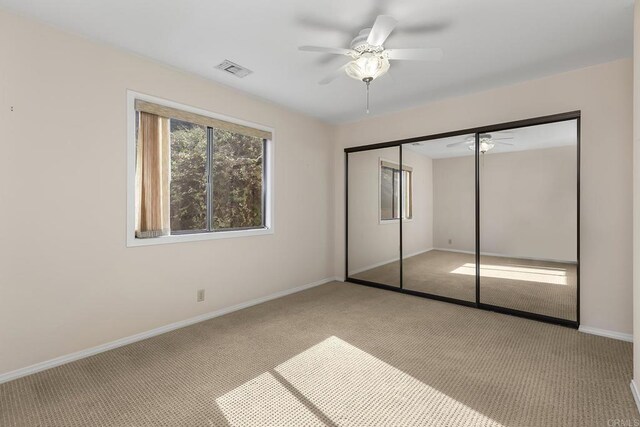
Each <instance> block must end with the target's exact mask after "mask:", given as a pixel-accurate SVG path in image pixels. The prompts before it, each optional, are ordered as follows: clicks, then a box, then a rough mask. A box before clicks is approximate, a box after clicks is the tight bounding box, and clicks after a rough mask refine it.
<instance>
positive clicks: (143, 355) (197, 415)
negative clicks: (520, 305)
mask: <svg viewBox="0 0 640 427" xmlns="http://www.w3.org/2000/svg"><path fill="white" fill-rule="evenodd" d="M631 374H632V345H631V344H630V343H626V342H621V341H616V340H612V339H608V338H602V337H596V336H592V335H586V334H582V333H579V332H577V331H575V330H572V329H568V328H563V327H559V326H554V325H548V324H544V323H540V322H534V321H530V320H526V319H521V318H517V317H512V316H506V315H501V314H498V313H492V312H486V311H482V310H476V309H473V308H467V307H462V306H457V305H454V304H447V303H443V302H438V301H433V300H428V299H423V298H416V297H413V296H409V295H402V294H397V293H393V292H388V291H384V290H378V289H373V288H368V287H364V286H359V285H354V284H346V283H335V282H334V283H330V284H327V285H323V286H319V287H317V288H313V289H310V290H307V291H304V292H301V293H298V294H294V295H290V296H288V297H285V298H281V299H278V300H274V301H271V302H267V303H264V304H261V305H259V306H255V307H251V308H248V309H245V310H242V311H238V312H235V313H231V314H229V315H226V316H223V317H219V318H216V319H212V320H209V321H206V322H202V323H199V324H197V325H193V326H190V327H187V328H184V329H180V330H176V331H173V332H170V333H167V334H164V335H161V336H158V337H154V338H151V339H148V340H145V341H142V342H138V343H135V344H131V345H128V346H126V347H122V348H119V349H115V350H112V351H109V352H106V353H102V354H99V355H96V356H93V357H90V358H87V359H83V360H79V361H77V362H73V363H70V364H68V365H64V366H61V367H57V368H54V369H51V370H49V371H45V372H42V373H39V374H35V375H32V376H30V377H26V378H22V379H19V380H16V381H13V382H9V383H6V384H3V385H0V425H2V426H61V427H62V426H64V427H74V426H207V427H210V426H227V425H232V426H246V427H252V426H260V427H263V426H278V427H286V426H295V427H297V426H366V427H376V426H416V427H418V426H447V425H448V426H526V427H534V426H545V427H548V426H607V425H613V424H608V422H610V421H609V420H630V421H629V422H632V423H633V420H640V414H638V412H637V410H636V408H635V405H634V402H633V398H632V396H631V393H630V390H629V381H630V379H631ZM625 425H629V424H625ZM630 425H633V424H630Z"/></svg>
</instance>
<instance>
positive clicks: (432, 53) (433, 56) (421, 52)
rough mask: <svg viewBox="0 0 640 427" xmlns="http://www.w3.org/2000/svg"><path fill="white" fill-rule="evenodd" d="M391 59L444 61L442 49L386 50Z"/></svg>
mask: <svg viewBox="0 0 640 427" xmlns="http://www.w3.org/2000/svg"><path fill="white" fill-rule="evenodd" d="M385 52H387V55H389V59H392V60H396V61H397V60H406V61H440V60H441V59H442V55H443V53H442V49H440V48H437V47H435V48H430V49H386V50H385Z"/></svg>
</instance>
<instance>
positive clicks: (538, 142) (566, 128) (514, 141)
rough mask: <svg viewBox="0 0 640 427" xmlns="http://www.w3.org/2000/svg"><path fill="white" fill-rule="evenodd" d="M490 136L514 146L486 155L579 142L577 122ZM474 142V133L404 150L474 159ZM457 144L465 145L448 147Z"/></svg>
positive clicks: (419, 144) (437, 157)
mask: <svg viewBox="0 0 640 427" xmlns="http://www.w3.org/2000/svg"><path fill="white" fill-rule="evenodd" d="M491 136H492V138H510V139H505V140H500V142H504V143H507V144H511V145H504V144H497V143H496V144H495V146H494V147H493V148H492V149H491V150H490V151H488V152H487V153H488V154H499V153H510V152H514V151H527V150H540V149H543V148H553V147H564V146H568V145H576V144H577V141H578V137H577V122H576V120H567V121H564V122H556V123H548V124H544V125H537V126H529V127H524V128H518V129H512V130H508V131H502V132H491ZM469 139H470V141H469ZM473 141H474V135H473V134H471V135H461V136H453V137H450V138H441V139H433V140H430V141H424V142H418V143H413V144H406V145H404V146H403V149H405V150H411V151H413V152H416V153H420V154H422V155H425V156H428V157H431V158H432V159H446V158H450V157H464V156H473V155H474V154H475V152H474V151H472V150H470V149H469V148H468V147H469V145H470V144H472V143H473ZM458 142H462V143H461V144H458V145H455V146H453V147H447V145H449V144H454V143H458Z"/></svg>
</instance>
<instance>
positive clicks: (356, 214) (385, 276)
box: [347, 147, 404, 288]
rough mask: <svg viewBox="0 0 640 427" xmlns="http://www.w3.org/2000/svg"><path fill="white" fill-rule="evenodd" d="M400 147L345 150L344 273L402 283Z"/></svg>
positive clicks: (351, 275)
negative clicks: (346, 246) (346, 166)
mask: <svg viewBox="0 0 640 427" xmlns="http://www.w3.org/2000/svg"><path fill="white" fill-rule="evenodd" d="M399 161H400V147H391V148H383V149H376V150H368V151H360V152H354V153H349V154H348V172H347V185H348V195H349V197H348V218H347V220H348V239H349V240H348V275H349V277H350V278H354V279H359V280H365V281H367V282H372V283H377V284H382V285H388V286H393V287H397V288H399V287H400V221H399V217H400V212H401V211H404V210H403V209H402V206H401V203H400V201H401V198H402V197H401V195H400V191H401V175H400V169H399V166H398V165H399Z"/></svg>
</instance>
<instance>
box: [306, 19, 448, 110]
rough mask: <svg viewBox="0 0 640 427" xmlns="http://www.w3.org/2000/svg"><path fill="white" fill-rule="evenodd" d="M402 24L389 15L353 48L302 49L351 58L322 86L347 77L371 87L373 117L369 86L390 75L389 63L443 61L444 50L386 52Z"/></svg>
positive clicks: (364, 33)
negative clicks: (392, 37) (399, 24)
mask: <svg viewBox="0 0 640 427" xmlns="http://www.w3.org/2000/svg"><path fill="white" fill-rule="evenodd" d="M397 24H398V21H396V20H395V19H394V18H393V17H391V16H389V15H379V16H378V17H377V18H376V21H375V22H374V24H373V27H371V28H364V29H362V30H360V33H359V34H358V35H357V36H356V38H354V39H353V40H352V41H351V45H350V47H349V48H348V49H347V48H333V47H321V46H300V47H299V48H298V49H299V50H302V51H307V52H322V53H332V54H336V55H345V56H348V57H351V61H349V62H348V63H346V64H344V65H343V66H342V67H340V68H338V69H337V70H335V71H334V72H333V73H331V74H329V75H328V76H327V77H325V78H324V79H322V80H320V82H319V83H320V84H321V85H325V84H328V83H331V82H332V81H333V80H335V79H336V78H337V77H339V76H340V75H342V74H343V73H346V75H347V76H349V77H351V78H354V79H356V80H361V81H363V82H364V83H365V84H366V85H367V114H368V113H369V84H370V83H371V82H372V81H373V80H375V79H376V78H378V77H380V76H382V75H383V74H385V73H386V72H387V71H389V67H390V63H389V61H390V60H391V61H404V60H414V61H439V60H440V59H442V49H440V48H429V49H385V48H384V42H385V41H386V40H387V38H388V37H389V35H390V34H391V32H392V31H393V29H394V28H395V27H396V25H397Z"/></svg>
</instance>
